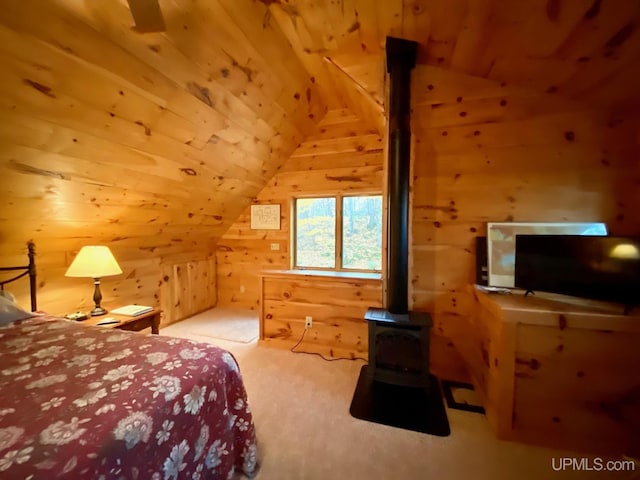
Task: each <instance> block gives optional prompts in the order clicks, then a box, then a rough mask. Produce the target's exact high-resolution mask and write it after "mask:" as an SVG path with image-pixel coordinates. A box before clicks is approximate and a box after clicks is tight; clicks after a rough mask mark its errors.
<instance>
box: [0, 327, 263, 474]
mask: <svg viewBox="0 0 640 480" xmlns="http://www.w3.org/2000/svg"><path fill="white" fill-rule="evenodd" d="M255 470H256V443H255V430H254V426H253V421H252V416H251V412H250V409H249V406H248V404H247V396H246V392H245V389H244V385H243V383H242V377H241V375H240V372H239V370H238V365H237V363H236V361H235V359H234V358H233V356H232V355H231V354H230V353H229V352H226V351H225V350H222V349H220V348H217V347H215V346H213V345H209V344H206V343H199V342H193V341H190V340H184V339H177V338H170V337H163V336H156V335H154V336H152V337H151V336H148V335H141V334H138V333H133V332H126V331H120V330H113V329H108V328H103V327H89V326H83V325H79V324H77V323H76V322H72V321H68V320H63V319H59V318H53V317H47V316H43V317H33V318H31V319H27V320H23V321H18V322H14V323H12V324H9V325H7V326H4V327H0V478H11V479H39V478H46V479H54V478H70V479H84V478H86V479H119V478H127V479H129V478H130V479H140V480H147V479H152V480H156V479H178V478H180V479H182V478H184V479H190V480H196V479H207V478H215V479H227V478H232V477H233V476H234V473H235V474H240V473H243V474H245V475H246V476H249V477H251V476H252V475H253V474H254V472H255Z"/></svg>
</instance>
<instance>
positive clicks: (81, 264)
mask: <svg viewBox="0 0 640 480" xmlns="http://www.w3.org/2000/svg"><path fill="white" fill-rule="evenodd" d="M121 273H122V269H121V268H120V265H118V262H117V261H116V259H115V258H114V256H113V254H112V253H111V250H109V247H106V246H103V245H89V246H84V247H82V248H81V249H80V251H79V252H78V255H76V258H74V259H73V262H71V265H69V268H68V269H67V273H65V276H66V277H87V278H93V284H94V285H95V290H94V292H93V301H94V303H95V308H94V309H93V310H91V316H92V317H97V316H99V315H104V314H105V313H107V311H106V310H105V309H104V308H102V307H101V306H100V302H101V301H102V294H101V293H100V279H101V278H102V277H108V276H110V275H119V274H121Z"/></svg>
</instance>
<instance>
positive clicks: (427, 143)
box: [217, 66, 640, 375]
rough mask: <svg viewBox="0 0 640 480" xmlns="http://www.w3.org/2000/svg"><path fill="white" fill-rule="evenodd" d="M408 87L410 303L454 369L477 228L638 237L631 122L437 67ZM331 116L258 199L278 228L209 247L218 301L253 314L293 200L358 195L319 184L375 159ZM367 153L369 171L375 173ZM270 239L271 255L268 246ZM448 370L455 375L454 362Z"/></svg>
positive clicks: (283, 241)
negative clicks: (590, 226)
mask: <svg viewBox="0 0 640 480" xmlns="http://www.w3.org/2000/svg"><path fill="white" fill-rule="evenodd" d="M413 91H414V95H413V112H414V113H413V143H414V145H413V152H414V153H413V167H412V168H413V191H412V225H411V229H412V231H411V239H412V240H411V248H410V256H411V258H410V275H411V284H410V285H411V286H410V296H411V306H412V308H414V309H416V310H421V311H430V312H432V313H433V316H434V320H435V326H434V333H437V334H438V335H439V336H442V337H444V338H446V339H449V340H450V341H449V342H444V343H442V342H440V341H438V342H436V343H437V346H436V351H437V352H439V353H436V354H435V356H436V357H437V362H436V363H439V364H446V363H447V361H446V358H447V356H449V359H450V361H451V364H452V365H453V364H455V363H456V362H457V360H458V356H457V355H456V352H455V349H453V348H451V346H452V345H455V343H456V339H458V340H460V339H461V338H462V336H464V327H463V325H462V320H463V319H464V318H465V317H466V316H468V315H469V313H470V309H471V308H472V307H471V299H470V298H469V296H468V295H467V294H466V293H465V291H464V290H465V287H466V286H467V285H468V284H470V283H474V282H475V251H474V242H475V237H476V236H478V235H484V234H485V233H486V223H487V222H490V221H549V222H562V221H603V222H606V223H607V225H608V226H609V229H610V231H611V233H613V234H634V233H635V234H638V233H640V215H639V213H638V211H637V209H634V208H632V207H630V205H631V203H630V201H631V200H632V199H633V198H634V196H635V195H636V193H634V192H635V191H636V188H635V185H636V184H637V182H638V178H637V175H636V176H634V175H629V172H633V171H634V170H633V169H634V168H635V169H637V165H638V161H637V160H636V158H637V157H636V154H637V137H636V136H635V133H636V131H637V130H636V128H637V123H636V122H634V121H633V119H630V118H628V117H624V116H616V115H614V114H611V113H610V112H607V111H605V110H598V109H595V108H592V107H588V106H584V105H582V104H580V103H576V102H574V101H569V100H566V99H564V98H562V97H559V96H556V95H554V94H539V93H535V92H531V91H528V90H526V89H520V88H517V87H511V86H508V85H505V84H503V83H498V82H494V81H491V80H486V79H482V78H479V77H474V76H471V75H466V74H456V73H452V72H448V71H446V70H444V69H440V68H438V67H429V66H418V67H417V69H416V71H415V73H414V81H413ZM335 119H336V112H330V115H328V116H327V117H326V119H325V120H324V121H323V122H321V125H320V126H319V128H320V133H319V134H316V135H313V136H311V137H309V138H308V140H307V142H305V143H303V144H302V145H301V146H300V148H299V149H298V150H297V151H296V153H295V154H294V155H293V156H292V158H291V159H290V160H289V161H288V162H287V163H286V164H285V166H284V167H283V172H282V173H280V174H278V175H277V176H276V177H274V179H273V180H272V182H271V183H270V184H269V185H268V186H267V188H266V189H265V190H264V191H263V192H261V193H260V194H259V196H258V198H257V202H258V203H279V204H281V206H282V212H283V215H282V225H283V226H282V229H281V230H280V231H275V232H274V231H253V230H251V229H250V228H249V216H248V211H245V213H244V214H243V216H242V217H241V219H240V220H239V222H237V223H236V224H235V225H234V226H232V227H231V228H230V230H229V231H228V232H227V234H225V236H224V237H223V238H222V240H221V241H220V242H219V244H218V255H217V256H218V264H219V271H218V284H219V298H220V302H221V304H225V305H237V306H243V307H248V308H253V309H256V308H258V302H259V290H258V285H259V283H258V272H259V271H260V270H262V269H285V268H288V262H289V250H288V249H289V216H288V212H289V210H288V209H289V201H290V200H289V199H290V197H291V196H292V195H294V194H295V193H298V192H304V193H312V192H314V191H317V192H323V191H333V190H332V189H333V188H335V189H338V190H339V189H343V190H346V189H352V188H357V187H356V186H355V185H351V184H349V183H342V184H340V183H335V184H327V182H326V178H327V177H331V178H336V177H344V176H345V172H349V169H352V170H351V171H352V172H353V173H356V175H355V177H357V178H359V177H360V175H362V174H363V173H364V172H367V171H368V169H370V168H371V166H369V165H364V166H358V162H361V161H362V160H363V159H365V158H374V155H373V154H368V153H364V152H360V153H358V154H355V155H354V153H356V152H357V150H358V148H357V147H356V148H355V152H354V149H353V147H352V146H351V147H349V148H346V149H344V148H343V147H339V146H338V145H341V144H343V143H344V142H345V137H344V131H345V130H344V125H343V124H342V121H343V120H341V121H340V122H339V123H336V122H337V121H336V120H335ZM323 130H324V132H323ZM365 133H366V132H365ZM368 135H370V134H367V135H364V136H363V137H362V138H363V139H364V138H367V137H368ZM331 137H333V138H331ZM371 138H372V139H373V137H371ZM356 143H357V142H356ZM361 143H362V142H361ZM354 145H355V143H354ZM363 145H364V144H363ZM363 148H364V149H365V150H366V148H367V147H366V146H365V147H363ZM349 150H351V152H349ZM342 152H345V154H343V153H342ZM375 155H376V157H375V158H377V159H378V160H376V162H377V163H374V164H372V165H377V166H380V165H381V164H380V162H381V159H380V155H381V153H380V152H378V153H376V154H375ZM376 168H381V167H376ZM329 170H330V171H331V173H328V172H329ZM636 171H637V170H636ZM353 173H350V174H349V175H350V176H351V177H353V176H354V175H353ZM376 175H378V173H376ZM376 181H378V180H376ZM360 183H362V182H360ZM367 185H368V184H367ZM272 243H277V244H278V245H279V247H280V250H279V251H271V250H270V249H271V244H272ZM301 318H303V316H301ZM442 337H439V338H438V340H440V338H442ZM452 370H453V374H460V375H463V373H462V372H463V370H464V369H463V368H461V367H460V365H457V366H453V367H452Z"/></svg>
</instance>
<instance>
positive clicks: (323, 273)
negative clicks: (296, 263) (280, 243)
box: [261, 269, 382, 280]
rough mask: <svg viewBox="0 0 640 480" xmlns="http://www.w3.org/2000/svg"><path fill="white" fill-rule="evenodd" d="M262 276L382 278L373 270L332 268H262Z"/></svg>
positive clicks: (345, 278) (350, 278)
mask: <svg viewBox="0 0 640 480" xmlns="http://www.w3.org/2000/svg"><path fill="white" fill-rule="evenodd" d="M261 275H262V276H263V277H274V276H287V277H296V276H297V277H319V278H333V279H337V280H342V279H344V280H382V274H381V273H373V272H337V271H334V270H297V269H296V270H264V271H263V272H262V273H261Z"/></svg>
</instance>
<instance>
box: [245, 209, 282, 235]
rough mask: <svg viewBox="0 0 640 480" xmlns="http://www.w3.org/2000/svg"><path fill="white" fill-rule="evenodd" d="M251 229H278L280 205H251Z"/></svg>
mask: <svg viewBox="0 0 640 480" xmlns="http://www.w3.org/2000/svg"><path fill="white" fill-rule="evenodd" d="M251 228H252V229H253V230H280V205H277V204H276V205H251Z"/></svg>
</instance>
